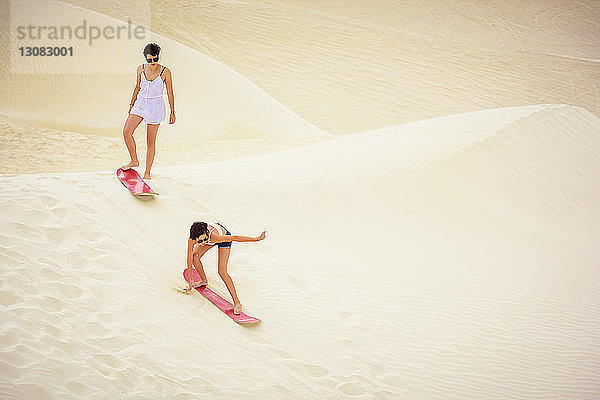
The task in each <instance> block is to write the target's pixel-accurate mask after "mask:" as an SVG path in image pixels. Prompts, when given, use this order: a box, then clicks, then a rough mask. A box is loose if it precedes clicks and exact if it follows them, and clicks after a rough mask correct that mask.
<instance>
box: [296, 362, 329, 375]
mask: <svg viewBox="0 0 600 400" xmlns="http://www.w3.org/2000/svg"><path fill="white" fill-rule="evenodd" d="M302 367H304V370H306V372H308V373H309V374H311V375H312V376H314V377H316V378H322V377H324V376H327V375H329V370H328V369H327V368H323V367H320V366H318V365H310V364H302Z"/></svg>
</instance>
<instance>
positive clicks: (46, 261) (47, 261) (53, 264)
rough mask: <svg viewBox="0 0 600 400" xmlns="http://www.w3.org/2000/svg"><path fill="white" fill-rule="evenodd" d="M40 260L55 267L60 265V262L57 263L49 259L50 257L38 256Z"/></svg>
mask: <svg viewBox="0 0 600 400" xmlns="http://www.w3.org/2000/svg"><path fill="white" fill-rule="evenodd" d="M38 261H39V262H41V263H42V264H46V265H51V266H53V267H58V264H57V263H55V262H54V261H52V260H50V259H48V258H43V257H41V258H38Z"/></svg>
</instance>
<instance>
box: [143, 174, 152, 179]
mask: <svg viewBox="0 0 600 400" xmlns="http://www.w3.org/2000/svg"><path fill="white" fill-rule="evenodd" d="M144 179H152V177H151V176H150V173H149V172H146V173H145V174H144Z"/></svg>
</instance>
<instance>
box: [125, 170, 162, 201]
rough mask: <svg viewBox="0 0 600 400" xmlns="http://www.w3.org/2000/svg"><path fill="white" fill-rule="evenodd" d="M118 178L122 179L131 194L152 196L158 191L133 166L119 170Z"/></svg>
mask: <svg viewBox="0 0 600 400" xmlns="http://www.w3.org/2000/svg"><path fill="white" fill-rule="evenodd" d="M117 178H119V180H120V181H121V183H122V184H123V186H125V187H126V188H127V189H129V191H130V192H131V194H133V195H135V196H151V195H154V194H158V193H156V192H155V191H154V190H152V188H151V187H150V186H148V184H147V183H146V182H145V181H144V180H143V179H142V177H141V176H140V174H138V173H137V171H136V170H135V169H133V168H131V169H128V170H125V171H123V169H122V168H119V169H118V170H117Z"/></svg>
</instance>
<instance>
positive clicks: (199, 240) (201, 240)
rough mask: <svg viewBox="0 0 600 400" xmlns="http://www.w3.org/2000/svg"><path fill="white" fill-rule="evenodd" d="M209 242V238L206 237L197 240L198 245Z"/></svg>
mask: <svg viewBox="0 0 600 400" xmlns="http://www.w3.org/2000/svg"><path fill="white" fill-rule="evenodd" d="M207 240H208V236H207V237H205V238H204V239H196V243H204V242H206V241H207Z"/></svg>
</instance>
